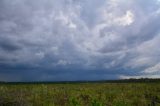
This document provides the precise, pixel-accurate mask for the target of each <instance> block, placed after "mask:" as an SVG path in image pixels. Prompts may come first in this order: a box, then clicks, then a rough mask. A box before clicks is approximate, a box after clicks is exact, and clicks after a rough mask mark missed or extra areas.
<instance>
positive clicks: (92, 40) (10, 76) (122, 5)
mask: <svg viewBox="0 0 160 106" xmlns="http://www.w3.org/2000/svg"><path fill="white" fill-rule="evenodd" d="M159 19H160V2H159V0H149V1H146V0H129V1H128V0H86V1H85V0H34V1H29V0H14V1H13V0H1V1H0V80H5V81H34V80H53V81H55V80H102V79H117V78H130V77H136V78H137V77H160V49H159V45H160V42H159V41H160V29H159V28H160V21H159Z"/></svg>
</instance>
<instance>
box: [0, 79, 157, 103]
mask: <svg viewBox="0 0 160 106" xmlns="http://www.w3.org/2000/svg"><path fill="white" fill-rule="evenodd" d="M159 102H160V83H159V82H156V83H154V82H152V83H151V82H150V83H74V84H0V106H160V103H159Z"/></svg>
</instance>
